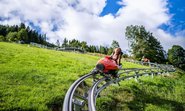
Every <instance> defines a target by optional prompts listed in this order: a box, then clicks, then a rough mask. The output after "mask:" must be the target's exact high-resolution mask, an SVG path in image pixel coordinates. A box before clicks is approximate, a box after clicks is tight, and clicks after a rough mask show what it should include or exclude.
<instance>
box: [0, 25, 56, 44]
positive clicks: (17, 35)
mask: <svg viewBox="0 0 185 111" xmlns="http://www.w3.org/2000/svg"><path fill="white" fill-rule="evenodd" d="M46 39H47V37H46V34H39V33H38V32H37V31H36V30H33V29H31V28H30V27H29V26H27V27H26V26H25V24H24V23H21V24H20V25H13V26H9V25H0V41H6V42H21V43H30V42H35V43H38V44H42V45H46V46H54V45H53V44H51V43H49V42H47V41H46Z"/></svg>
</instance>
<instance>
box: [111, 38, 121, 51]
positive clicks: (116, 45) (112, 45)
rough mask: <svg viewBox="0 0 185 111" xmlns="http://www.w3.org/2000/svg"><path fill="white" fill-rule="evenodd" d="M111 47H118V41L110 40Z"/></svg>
mask: <svg viewBox="0 0 185 111" xmlns="http://www.w3.org/2000/svg"><path fill="white" fill-rule="evenodd" d="M111 47H112V48H113V49H115V48H118V47H119V43H118V42H117V41H115V40H113V41H112V44H111Z"/></svg>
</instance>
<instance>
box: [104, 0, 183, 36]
mask: <svg viewBox="0 0 185 111" xmlns="http://www.w3.org/2000/svg"><path fill="white" fill-rule="evenodd" d="M120 1H121V0H107V5H106V6H105V7H104V9H103V11H102V12H101V14H100V16H105V15H107V14H112V15H115V14H116V13H117V11H118V10H119V9H120V8H121V7H123V6H122V5H120V4H118V2H120ZM167 7H168V8H169V14H172V18H171V20H170V24H162V25H161V26H160V28H161V29H163V30H164V31H166V32H168V33H170V34H172V35H173V34H175V32H179V31H183V30H185V0H169V1H168V5H167ZM154 16H155V15H154ZM182 34H184V35H185V32H183V33H182ZM184 37H185V36H184Z"/></svg>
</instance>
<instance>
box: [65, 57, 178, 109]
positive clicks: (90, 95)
mask: <svg viewBox="0 0 185 111" xmlns="http://www.w3.org/2000/svg"><path fill="white" fill-rule="evenodd" d="M130 62H134V63H139V64H142V65H148V66H150V68H126V69H120V70H119V72H118V76H119V77H117V78H112V77H111V76H110V75H104V76H100V72H99V71H98V70H97V69H94V70H93V71H91V72H90V73H89V74H86V75H84V76H82V77H80V78H79V79H78V80H76V81H75V82H74V83H73V84H72V85H71V86H70V88H69V89H68V91H67V93H66V95H65V99H64V102H63V111H96V107H95V106H96V98H97V97H98V95H99V94H100V93H101V91H102V90H103V89H105V88H106V87H108V86H109V85H111V84H113V83H118V84H119V82H120V81H123V80H128V79H132V78H134V79H135V80H136V81H137V79H138V78H139V77H140V76H151V77H152V78H153V76H154V75H159V74H166V73H169V72H173V71H175V68H174V67H173V66H172V65H164V64H156V63H151V62H140V61H130ZM97 76H98V77H97ZM88 83H91V84H88Z"/></svg>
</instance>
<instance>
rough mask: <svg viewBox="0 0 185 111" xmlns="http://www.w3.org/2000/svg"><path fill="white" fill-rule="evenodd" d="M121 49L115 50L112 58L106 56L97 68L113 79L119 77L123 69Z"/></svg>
mask: <svg viewBox="0 0 185 111" xmlns="http://www.w3.org/2000/svg"><path fill="white" fill-rule="evenodd" d="M122 54H123V53H122V51H121V48H115V49H114V51H113V53H112V54H111V55H110V56H105V57H104V58H103V59H100V60H99V61H98V63H97V65H96V68H97V69H98V70H99V71H101V72H102V73H104V74H111V75H112V76H113V77H118V75H117V72H118V70H119V69H121V67H122V66H121V57H122Z"/></svg>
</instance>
